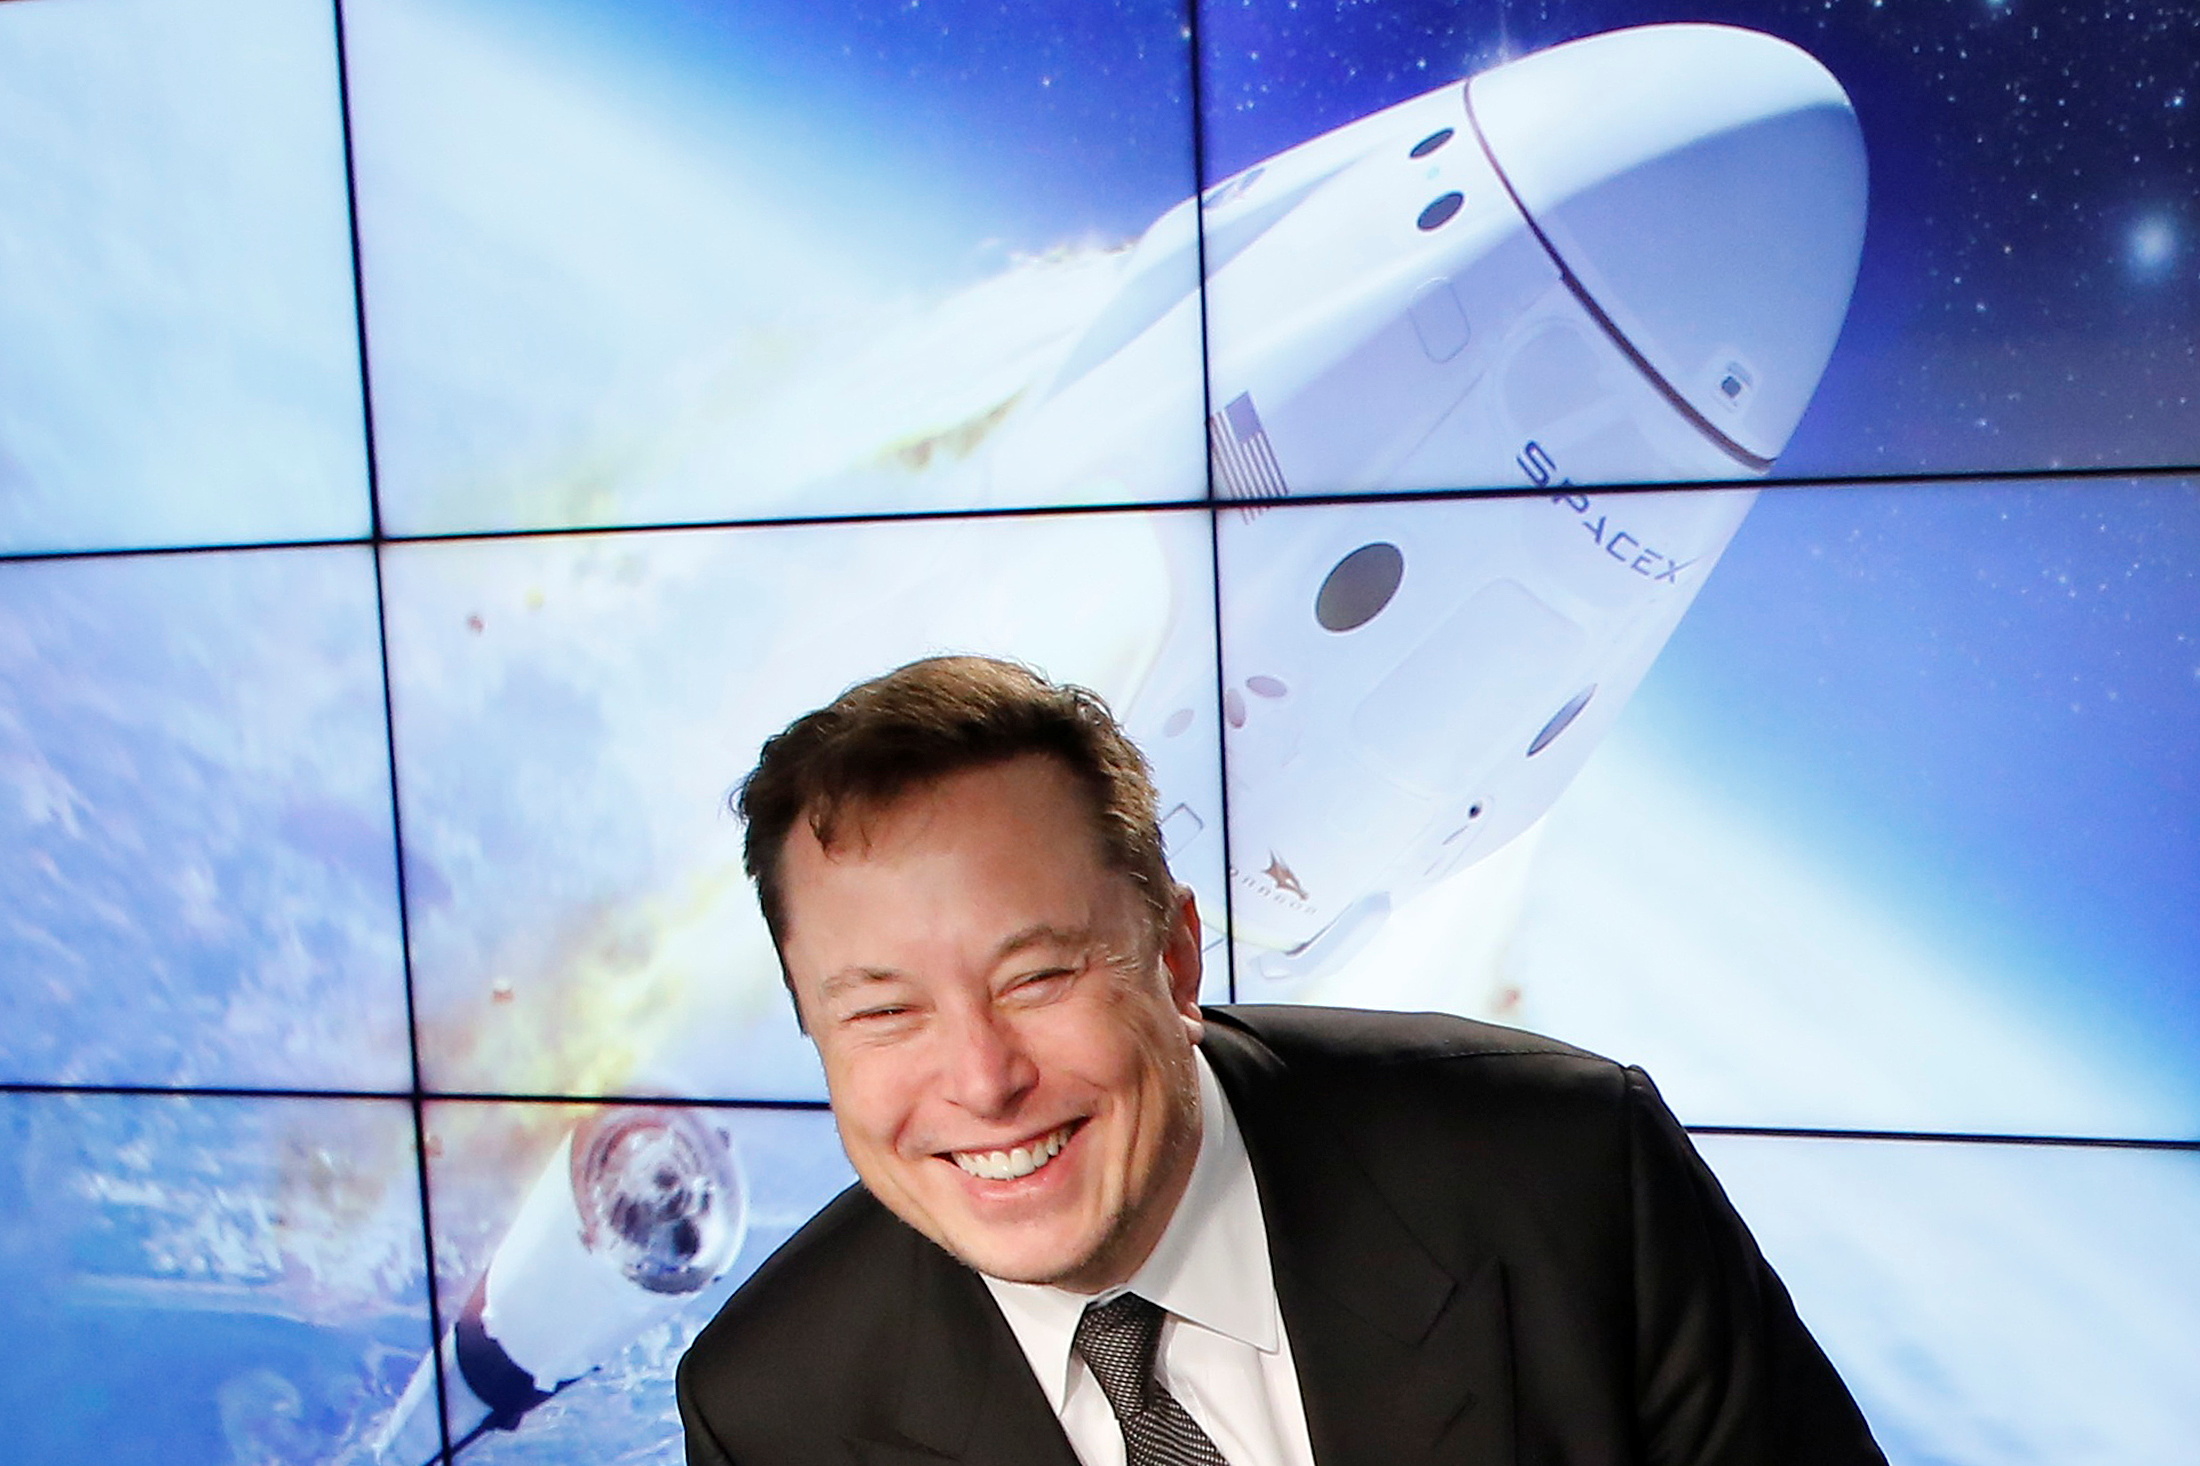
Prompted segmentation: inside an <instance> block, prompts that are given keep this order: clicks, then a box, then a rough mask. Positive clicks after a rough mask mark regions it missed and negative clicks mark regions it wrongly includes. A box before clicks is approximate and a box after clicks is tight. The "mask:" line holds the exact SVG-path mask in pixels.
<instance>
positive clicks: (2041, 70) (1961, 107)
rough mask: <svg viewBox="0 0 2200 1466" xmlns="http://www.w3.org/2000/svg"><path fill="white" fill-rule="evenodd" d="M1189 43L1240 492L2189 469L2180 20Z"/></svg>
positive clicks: (1859, 15) (2038, 12) (1660, 25)
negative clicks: (1197, 63)
mask: <svg viewBox="0 0 2200 1466" xmlns="http://www.w3.org/2000/svg"><path fill="white" fill-rule="evenodd" d="M1199 22H1200V41H1201V84H1202V90H1201V122H1202V129H1203V140H1204V144H1205V160H1204V161H1205V168H1204V173H1203V186H1204V188H1205V189H1206V194H1205V215H1206V219H1207V223H1208V247H1207V252H1206V259H1207V265H1208V271H1209V300H1208V314H1209V345H1210V373H1211V378H1210V393H1211V399H1212V408H1213V411H1214V413H1215V416H1214V418H1213V420H1212V431H1213V433H1214V435H1215V439H1216V445H1217V446H1216V455H1217V479H1218V484H1217V489H1218V492H1221V493H1223V494H1225V495H1233V496H1237V497H1269V496H1270V495H1272V494H1274V493H1279V492H1284V491H1287V490H1288V491H1290V492H1296V493H1333V492H1357V491H1363V490H1369V489H1421V488H1456V487H1465V486H1474V485H1489V486H1496V487H1506V486H1514V485H1521V484H1534V485H1537V486H1541V485H1543V484H1546V483H1551V482H1556V481H1558V480H1561V479H1565V480H1571V481H1572V482H1574V483H1581V484H1589V483H1625V482H1636V481H1686V480H1701V479H1711V478H1728V477H1750V476H1754V475H1757V474H1762V473H1766V472H1771V473H1773V474H1776V475H1780V476H1801V477H1815V476H1820V475H1854V474H1868V475H1874V476H1896V475H1901V474H1906V473H1917V472H1950V471H1970V470H1980V469H1991V470H2001V471H2010V470H2015V471H2022V470H2025V469H2033V468H2043V467H2062V466H2072V465H2109V466H2118V465H2129V466H2153V465H2171V464H2185V463H2189V462H2191V460H2192V444H2193V442H2194V441H2195V438H2196V437H2200V400H2196V399H2195V398H2194V397H2193V395H2192V393H2191V392H2190V391H2189V390H2187V380H2188V377H2189V373H2190V363H2191V360H2192V355H2193V351H2194V349H2195V344H2196V339H2200V337H2196V329H2200V313H2196V309H2195V307H2196V305H2200V296H2196V294H2195V285H2194V274H2193V271H2192V268H2191V259H2192V253H2191V251H2192V248H2193V231H2194V229H2195V228H2196V227H2200V218H2196V217H2195V216H2194V213H2193V210H2192V199H2193V198H2194V196H2195V191H2196V186H2200V175H2196V172H2195V170H2196V168H2200V161H2196V160H2200V152H2196V150H2195V147H2194V143H2195V141H2196V138H2195V131H2194V129H2195V125H2196V124H2195V121H2194V115H2193V110H2192V108H2191V107H2190V106H2188V105H2187V103H2188V99H2189V87H2190V84H2191V79H2190V78H2189V77H2188V76H2186V75H2185V74H2183V72H2181V71H2179V70H2178V69H2177V68H2175V67H2169V66H2163V67H2157V66H2156V65H2155V64H2154V63H2153V61H2152V60H2136V58H2154V57H2168V56H2182V55H2189V54H2191V52H2192V49H2193V47H2194V46H2195V45H2196V44H2200V18H2196V17H2195V16H2194V14H2193V13H2192V12H2191V10H2190V9H2189V8H2186V7H2181V6H2174V5H2167V4H2153V5H2141V6H2127V5H2117V6H2111V7H2103V6H2086V5H2078V6H2059V7H2053V8H2051V9H2050V8H2041V7H2032V6H2019V5H2008V4H1995V3H1989V4H1961V5H1957V4H1933V5H1908V6H1900V7H1881V6H1876V5H1841V6H1828V5H1824V4H1819V3H1816V0H1810V3H1778V0H1737V3H1726V4H1688V3H1682V4H1660V3H1644V0H1605V3H1598V0H1579V3H1575V0H1543V3H1537V4H1533V5H1530V4H1524V3H1500V4H1497V5H1495V6H1458V5H1453V4H1448V3H1401V4H1391V5H1381V6H1342V7H1339V6H1305V5H1299V4H1296V3H1292V0H1254V3H1248V4H1229V5H1202V6H1201V7H1200V12H1199ZM1462 83H1464V84H1462ZM1233 408H1234V411H1233V410H1227V409H1233Z"/></svg>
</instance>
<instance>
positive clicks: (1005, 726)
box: [732, 657, 1176, 950]
mask: <svg viewBox="0 0 2200 1466" xmlns="http://www.w3.org/2000/svg"><path fill="white" fill-rule="evenodd" d="M1034 753H1037V754H1046V755H1049V756H1051V757H1053V758H1057V759H1060V760H1061V761H1062V763H1063V764H1064V765H1065V766H1066V767H1067V768H1068V769H1069V770H1070V772H1071V773H1072V774H1074V775H1075V776H1076V778H1077V781H1078V783H1079V784H1080V785H1082V786H1083V787H1084V789H1085V791H1086V793H1087V794H1088V795H1089V796H1090V797H1091V812H1092V819H1093V829H1094V832H1095V833H1096V834H1097V835H1099V837H1100V850H1101V858H1102V859H1103V860H1104V861H1105V862H1106V864H1107V865H1108V866H1109V867H1110V868H1111V869H1114V870H1118V871H1121V872H1122V873H1123V874H1125V875H1127V876H1129V877H1130V878H1131V879H1132V880H1133V881H1134V882H1136V883H1137V884H1138V887H1139V891H1140V894H1141V895H1142V896H1143V897H1144V898H1145V901H1146V904H1147V906H1148V907H1149V908H1150V910H1151V911H1152V913H1153V916H1154V922H1155V926H1156V929H1160V928H1161V927H1163V926H1164V925H1165V923H1166V922H1167V920H1168V917H1169V913H1170V911H1171V910H1172V909H1173V907H1174V905H1175V892H1176V885H1175V882H1174V881H1173V880H1172V879H1171V878H1170V876H1169V867H1168V863H1167V861H1166V860H1165V859H1164V858H1163V856H1162V850H1161V827H1160V822H1159V819H1158V817H1157V814H1156V808H1155V802H1154V787H1153V778H1152V776H1151V774H1149V773H1148V771H1147V768H1146V759H1145V756H1144V755H1143V754H1141V753H1140V752H1139V751H1138V748H1137V745H1135V744H1133V743H1132V742H1131V741H1130V739H1129V738H1128V737H1126V736H1125V735H1124V732H1123V730H1122V728H1121V727H1119V726H1117V724H1116V721H1115V718H1114V715H1113V714H1111V713H1110V712H1109V711H1108V706H1107V704H1106V703H1104V702H1102V701H1101V700H1100V698H1099V696H1098V694H1096V693H1092V692H1088V691H1087V690H1086V689H1084V688H1082V687H1075V686H1070V685H1067V684H1057V683H1053V682H1049V681H1048V680H1047V679H1046V678H1044V677H1042V676H1040V675H1039V674H1038V673H1037V672H1035V671H1033V670H1032V669H1031V668H1029V667H1026V666H1023V665H1021V664H1020V663H1016V662H1007V661H1001V660H999V659H997V658H993V657H926V658H924V659H923V660H922V661H916V662H911V663H909V664H908V665H907V666H905V667H897V668H896V669H894V670H893V671H891V672H888V673H886V674H885V675H884V676H882V677H874V678H872V679H871V680H870V681H868V682H859V683H857V684H856V685H855V686H854V687H851V688H849V689H848V690H847V691H846V692H843V693H842V694H841V695H840V696H838V697H836V698H834V699H833V700H832V701H831V702H830V703H828V704H826V705H825V706H824V707H822V708H819V709H818V710H817V711H816V712H814V713H805V714H804V715H803V716H801V717H799V718H797V719H795V720H794V721H793V722H792V723H790V724H788V725H787V729H786V731H785V732H783V733H780V734H777V735H776V736H774V737H772V738H768V739H766V740H765V741H764V751H763V754H762V756H761V757H760V758H759V759H758V760H757V764H756V768H755V770H754V771H753V772H752V773H750V775H749V776H748V777H747V778H746V779H744V780H742V781H741V787H740V789H739V790H738V791H736V792H735V794H734V796H733V801H732V803H733V808H734V812H735V813H737V814H739V815H740V816H741V818H742V819H743V820H744V821H746V822H747V825H748V834H747V841H746V844H745V846H744V849H743V859H744V862H745V863H746V865H747V866H748V872H749V877H750V879H752V880H754V881H755V882H756V895H757V900H758V901H759V902H760V903H761V904H762V906H763V908H764V923H765V925H766V926H767V927H769V928H770V929H771V935H772V944H773V945H774V946H775V947H778V948H780V949H782V950H784V948H785V944H786V934H787V909H786V896H785V892H784V891H783V890H782V889H781V887H780V883H779V868H780V860H781V858H782V856H783V854H784V853H785V850H786V844H787V836H788V834H789V833H791V832H792V831H793V829H794V823H795V821H796V820H798V819H807V820H808V821H809V825H810V832H811V833H812V834H813V835H815V836H816V837H817V843H818V844H819V845H820V846H821V847H823V848H824V849H826V850H831V849H832V848H833V847H834V844H835V842H836V841H837V840H838V839H840V838H841V837H843V836H844V835H846V834H847V833H848V822H849V821H850V820H851V819H853V820H855V821H857V822H858V824H859V825H860V822H861V821H862V820H863V819H864V818H865V817H866V816H867V815H870V814H873V813H876V812H878V811H880V810H883V809H886V808H888V807H889V806H891V805H892V804H894V803H895V802H896V801H897V800H899V799H900V798H901V797H902V796H903V795H905V794H908V793H910V792H912V791H913V790H916V789H918V788H921V787H922V786H924V785H926V784H930V783H933V782H934V781H936V780H939V779H942V778H945V777H946V776H947V775H949V774H954V773H959V772H961V771H962V770H964V769H971V768H981V767H984V766H986V765H989V764H998V763H1005V762H1007V761H1008V760H1010V759H1013V758H1019V757H1022V756H1024V755H1026V754H1034ZM858 833H859V834H860V830H859V831H858Z"/></svg>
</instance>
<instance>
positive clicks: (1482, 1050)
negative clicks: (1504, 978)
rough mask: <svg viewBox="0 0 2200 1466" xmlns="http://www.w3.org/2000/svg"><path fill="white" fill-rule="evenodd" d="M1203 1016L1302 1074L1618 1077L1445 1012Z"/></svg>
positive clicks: (1583, 1057) (1577, 1052) (1233, 1009)
mask: <svg viewBox="0 0 2200 1466" xmlns="http://www.w3.org/2000/svg"><path fill="white" fill-rule="evenodd" d="M1207 1019H1208V1022H1209V1023H1210V1024H1213V1025H1218V1026H1220V1027H1222V1028H1224V1029H1225V1030H1229V1031H1234V1032H1236V1033H1239V1034H1242V1035H1244V1036H1246V1037H1248V1038H1251V1039H1253V1040H1254V1041H1255V1042H1256V1043H1258V1044H1260V1045H1262V1046H1264V1047H1265V1048H1267V1049H1268V1050H1270V1051H1271V1052H1273V1053H1274V1055H1275V1056H1276V1058H1277V1059H1278V1060H1280V1061H1281V1062H1282V1063H1283V1064H1285V1065H1286V1066H1288V1067H1290V1068H1292V1069H1294V1070H1297V1071H1300V1072H1320V1071H1323V1070H1358V1071H1363V1072H1366V1073H1368V1074H1370V1075H1371V1076H1372V1074H1373V1073H1375V1072H1379V1071H1383V1070H1399V1069H1408V1070H1410V1069H1415V1068H1440V1069H1447V1070H1458V1071H1460V1072H1463V1073H1467V1072H1476V1071H1479V1072H1480V1073H1481V1074H1483V1075H1484V1076H1485V1077H1487V1078H1488V1079H1489V1080H1490V1081H1491V1082H1497V1083H1504V1082H1513V1083H1534V1082H1535V1081H1536V1080H1538V1079H1542V1080H1546V1081H1550V1082H1564V1081H1565V1080H1566V1079H1568V1078H1573V1079H1577V1080H1578V1079H1584V1078H1593V1079H1595V1080H1598V1081H1601V1082H1604V1083H1610V1084H1617V1083H1619V1082H1620V1075H1621V1069H1620V1066H1619V1065H1617V1064H1615V1063H1613V1062H1612V1061H1611V1060H1610V1059H1606V1058H1603V1057H1602V1056H1600V1055H1597V1054H1592V1053H1590V1052H1589V1051H1588V1050H1587V1049H1580V1048H1576V1047H1574V1046H1573V1045H1572V1044H1569V1043H1562V1042H1560V1041H1559V1040H1558V1039H1555V1038H1545V1037H1543V1036H1542V1035H1541V1034H1535V1033H1530V1032H1528V1031H1527V1030H1526V1029H1522V1028H1506V1027H1503V1026H1502V1025H1499V1024H1495V1023H1482V1022H1478V1021H1477V1020H1475V1019H1472V1018H1460V1017H1457V1016H1456V1015H1453V1014H1450V1013H1389V1012H1375V1011H1369V1010H1366V1009H1358V1008H1313V1007H1297V1006H1287V1005H1283V1004H1273V1005H1252V1004H1247V1005H1238V1006H1230V1007H1219V1008H1210V1009H1208V1010H1207Z"/></svg>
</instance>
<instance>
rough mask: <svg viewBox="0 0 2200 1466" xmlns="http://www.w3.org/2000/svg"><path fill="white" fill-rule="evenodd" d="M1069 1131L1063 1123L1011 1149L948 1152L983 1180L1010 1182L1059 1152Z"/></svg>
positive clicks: (1027, 1173) (1034, 1169)
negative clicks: (1031, 1140) (1054, 1129)
mask: <svg viewBox="0 0 2200 1466" xmlns="http://www.w3.org/2000/svg"><path fill="white" fill-rule="evenodd" d="M1069 1132H1070V1127H1069V1126H1067V1125H1064V1126H1063V1127H1062V1128H1061V1129H1059V1130H1056V1131H1054V1132H1053V1133H1052V1134H1049V1135H1044V1136H1041V1137H1040V1138H1039V1139H1037V1140H1035V1141H1033V1142H1032V1143H1031V1144H1030V1145H1019V1146H1017V1147H1016V1148H1015V1149H1014V1150H958V1151H952V1152H950V1154H951V1155H953V1156H954V1157H955V1164H956V1165H958V1166H961V1167H962V1168H963V1169H964V1170H966V1171H968V1172H969V1173H970V1174H971V1175H973V1176H976V1177H979V1178H980V1179H982V1180H986V1181H1013V1180H1015V1179H1016V1178H1017V1177H1019V1176H1028V1175H1030V1174H1031V1173H1032V1172H1033V1171H1036V1170H1038V1169H1039V1168H1040V1167H1041V1166H1043V1165H1045V1164H1046V1163H1047V1162H1048V1161H1051V1160H1053V1159H1054V1158H1055V1157H1056V1156H1058V1155H1060V1154H1061V1153H1062V1147H1063V1146H1065V1145H1067V1144H1069Z"/></svg>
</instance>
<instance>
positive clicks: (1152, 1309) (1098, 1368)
mask: <svg viewBox="0 0 2200 1466" xmlns="http://www.w3.org/2000/svg"><path fill="white" fill-rule="evenodd" d="M1161 1317H1162V1315H1161V1309H1160V1307H1159V1305H1157V1304H1153V1303H1149V1302H1147V1301H1146V1300H1145V1299H1143V1298H1141V1297H1139V1296H1138V1295H1137V1294H1136V1293H1124V1294H1121V1295H1119V1296H1117V1297H1116V1298H1115V1299H1114V1300H1113V1301H1112V1302H1108V1303H1096V1304H1093V1305H1092V1306H1090V1307H1088V1308H1087V1309H1086V1310H1085V1315H1084V1317H1083V1318H1080V1319H1079V1320H1077V1337H1076V1338H1075V1339H1074V1340H1072V1341H1071V1342H1072V1347H1074V1348H1075V1349H1076V1350H1077V1352H1078V1354H1080V1355H1081V1356H1083V1358H1084V1361H1085V1366H1086V1368H1088V1369H1090V1370H1091V1371H1092V1377H1093V1378H1094V1379H1096V1380H1098V1381H1100V1391H1101V1393H1102V1394H1104V1395H1106V1396H1107V1397H1108V1404H1109V1405H1111V1406H1113V1407H1114V1409H1115V1419H1116V1423H1117V1424H1118V1425H1121V1426H1122V1427H1123V1450H1124V1453H1125V1455H1126V1456H1128V1458H1129V1460H1130V1466H1229V1463H1228V1462H1227V1461H1225V1460H1223V1459H1222V1452H1220V1451H1218V1450H1216V1449H1215V1443H1214V1442H1213V1441H1211V1440H1209V1439H1207V1432H1205V1431H1203V1430H1201V1429H1200V1428H1199V1422H1198V1421H1196V1420H1194V1419H1192V1417H1191V1416H1190V1415H1189V1414H1187V1413H1186V1412H1185V1409H1184V1407H1183V1406H1182V1405H1180V1404H1178V1403H1177V1399H1176V1396H1174V1395H1172V1394H1170V1393H1169V1392H1168V1390H1167V1389H1165V1388H1163V1386H1162V1384H1161V1381H1160V1379H1159V1378H1158V1377H1157V1376H1156V1375H1155V1374H1154V1355H1155V1353H1156V1351H1157V1350H1158V1349H1159V1348H1160V1346H1161Z"/></svg>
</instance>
